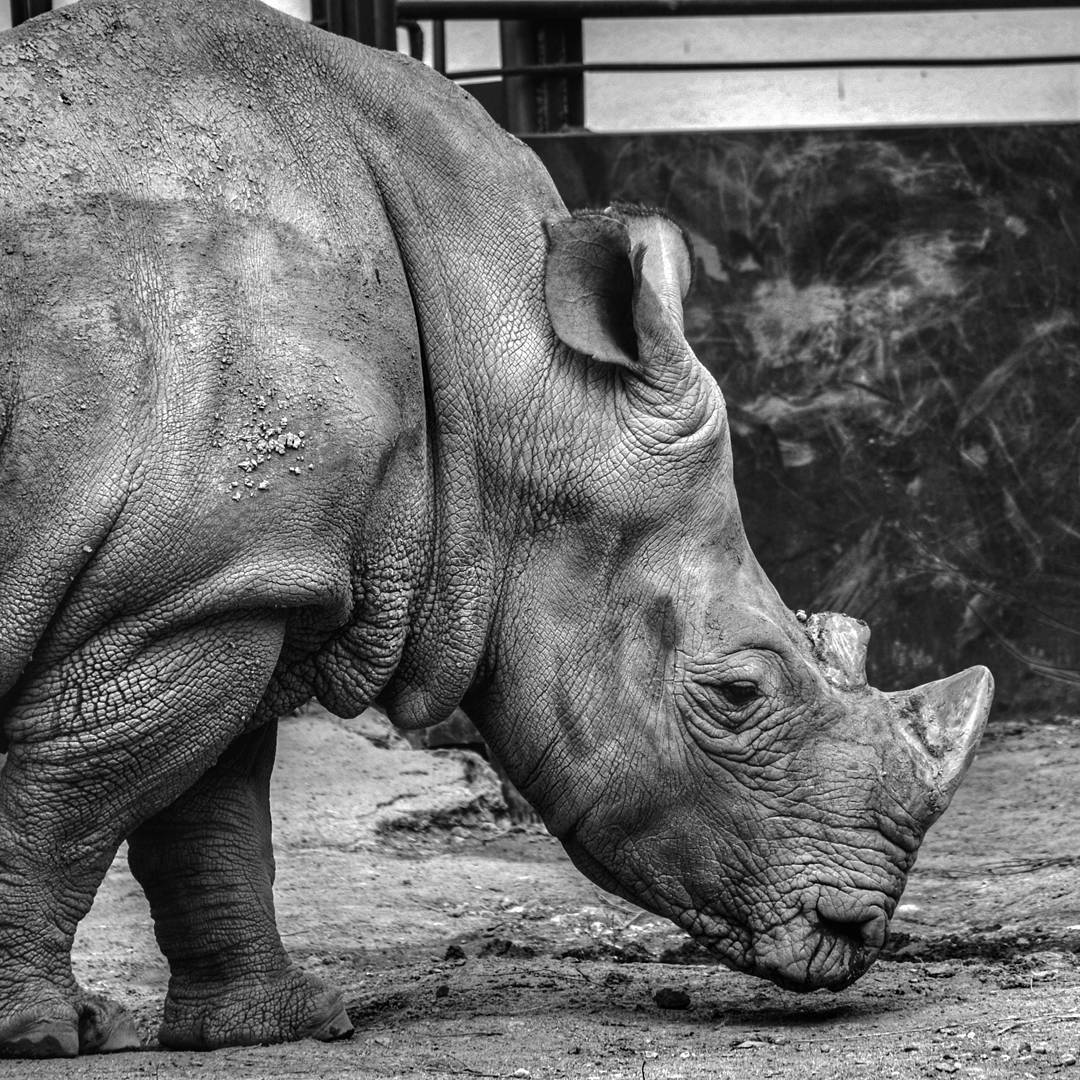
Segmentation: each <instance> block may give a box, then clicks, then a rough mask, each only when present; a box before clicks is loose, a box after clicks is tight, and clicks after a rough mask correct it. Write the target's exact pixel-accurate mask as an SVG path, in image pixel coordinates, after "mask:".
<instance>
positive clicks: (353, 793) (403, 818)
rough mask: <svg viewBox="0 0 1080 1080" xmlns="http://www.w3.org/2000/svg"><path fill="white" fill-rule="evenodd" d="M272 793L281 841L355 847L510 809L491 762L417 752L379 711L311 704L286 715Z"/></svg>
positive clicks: (453, 752)
mask: <svg viewBox="0 0 1080 1080" xmlns="http://www.w3.org/2000/svg"><path fill="white" fill-rule="evenodd" d="M270 798H271V806H272V809H273V816H274V839H275V844H276V845H277V846H279V847H280V846H282V845H285V846H290V845H291V846H297V847H329V848H339V849H344V850H350V849H353V848H357V847H363V846H366V845H368V844H370V843H372V842H373V841H374V840H375V839H376V838H377V837H378V836H379V835H381V834H386V833H389V832H394V831H400V830H422V829H426V828H440V827H444V828H445V827H450V826H453V825H459V824H476V823H480V822H483V821H492V820H495V819H496V818H498V817H501V816H504V815H505V813H506V806H505V803H504V802H503V798H502V794H501V792H500V788H499V780H498V777H497V776H496V775H495V773H494V772H493V770H492V769H491V768H490V766H489V765H488V764H487V763H486V762H485V761H484V760H483V759H482V758H480V757H479V756H477V755H476V754H471V753H469V752H467V751H461V750H434V751H428V750H417V749H413V748H412V747H411V746H410V745H409V744H408V743H407V742H406V741H405V740H404V739H403V738H402V737H401V736H400V735H398V734H397V733H396V732H395V731H394V729H393V728H392V727H391V726H390V725H389V723H388V722H387V721H386V719H385V718H384V717H382V716H381V714H380V713H378V712H377V711H375V710H370V709H369V710H367V711H366V712H365V713H363V714H361V715H360V716H359V717H356V718H355V719H350V720H342V719H340V718H338V717H336V716H333V715H332V714H331V713H329V712H327V711H326V710H325V709H322V708H321V707H318V706H311V707H308V708H307V709H305V710H304V711H302V712H301V713H300V714H299V715H297V716H291V717H287V718H285V719H284V720H282V722H281V725H280V729H279V735H278V755H277V766H276V768H275V770H274V779H273V785H272V788H271V796H270Z"/></svg>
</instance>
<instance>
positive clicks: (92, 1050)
mask: <svg viewBox="0 0 1080 1080" xmlns="http://www.w3.org/2000/svg"><path fill="white" fill-rule="evenodd" d="M75 1007H76V1009H77V1010H78V1013H79V1053H80V1054H114V1053H117V1052H119V1051H121V1050H139V1049H141V1048H142V1039H141V1038H139V1031H138V1029H137V1028H136V1027H135V1021H134V1020H133V1019H132V1017H131V1014H130V1013H128V1011H127V1010H126V1009H125V1008H123V1006H121V1005H117V1004H116V1002H115V1001H110V1000H109V999H108V998H103V997H101V996H100V995H98V994H88V993H86V992H85V991H83V990H80V991H79V992H78V994H77V996H76V1001H75Z"/></svg>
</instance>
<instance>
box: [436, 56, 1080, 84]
mask: <svg viewBox="0 0 1080 1080" xmlns="http://www.w3.org/2000/svg"><path fill="white" fill-rule="evenodd" d="M1077 63H1080V55H1077V54H1075V53H1074V54H1070V55H1067V56H997V57H983V56H978V57H960V58H953V59H950V60H941V59H934V60H927V59H919V60H901V59H893V58H888V59H878V60H755V61H740V62H732V63H729V62H728V61H726V60H700V61H691V62H690V63H685V64H677V63H674V62H672V63H663V62H658V63H638V62H636V61H630V60H627V61H625V62H623V63H604V64H590V63H588V62H586V63H582V64H530V65H528V66H525V67H506V68H497V67H493V68H470V69H468V70H465V71H448V72H447V73H446V74H447V77H448V78H451V79H456V80H459V81H465V80H467V79H497V78H500V77H502V76H507V75H537V76H544V75H568V74H578V73H581V72H584V73H586V74H606V73H610V72H636V73H642V72H645V73H651V72H680V71H816V70H829V71H834V70H836V69H837V68H843V69H845V70H847V69H852V68H987V67H1028V66H1032V67H1034V66H1039V65H1044V64H1077Z"/></svg>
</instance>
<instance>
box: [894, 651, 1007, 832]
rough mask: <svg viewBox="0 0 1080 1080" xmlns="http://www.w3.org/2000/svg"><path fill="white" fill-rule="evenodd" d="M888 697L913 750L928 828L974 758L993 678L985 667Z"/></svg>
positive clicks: (947, 801) (986, 712)
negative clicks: (897, 707) (924, 799)
mask: <svg viewBox="0 0 1080 1080" xmlns="http://www.w3.org/2000/svg"><path fill="white" fill-rule="evenodd" d="M887 696H888V697H890V698H893V699H894V700H895V701H896V702H897V704H898V706H899V710H898V711H899V727H900V734H901V735H902V736H903V737H904V738H905V739H906V740H907V741H908V742H909V743H910V744H911V746H912V748H913V750H914V757H915V761H916V773H917V774H918V775H917V776H916V784H917V787H918V790H920V792H921V793H922V794H923V797H924V798H926V800H927V805H926V810H925V813H924V815H922V817H923V824H924V827H929V826H930V825H931V824H932V823H933V822H934V821H936V820H937V818H938V817H940V816H941V814H942V813H943V812H944V810H945V808H946V807H947V806H948V805H949V801H950V800H951V799H952V797H953V794H954V793H955V791H956V789H957V788H958V787H959V786H960V781H961V780H962V779H963V777H964V773H965V772H966V771H967V768H968V766H969V765H970V764H971V759H972V758H973V757H974V755H975V750H976V748H977V747H978V745H979V739H980V738H981V737H982V733H983V728H984V727H985V726H986V718H987V716H988V715H989V713H990V703H991V702H992V701H993V697H994V679H993V676H991V674H990V672H989V671H988V670H987V669H986V668H984V667H981V666H980V667H972V668H968V669H967V670H966V671H961V672H959V673H958V674H956V675H950V676H949V677H948V678H947V679H939V680H938V681H937V682H932V683H926V684H925V685H924V686H920V687H918V688H917V689H915V690H909V691H906V692H901V693H895V694H889V695H887Z"/></svg>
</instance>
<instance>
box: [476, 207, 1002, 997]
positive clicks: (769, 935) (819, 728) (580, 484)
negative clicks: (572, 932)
mask: <svg viewBox="0 0 1080 1080" xmlns="http://www.w3.org/2000/svg"><path fill="white" fill-rule="evenodd" d="M546 228H547V234H548V252H547V264H546V289H545V299H546V307H547V313H548V317H549V318H550V321H551V325H552V327H553V329H554V332H555V334H556V335H557V338H558V342H559V343H558V344H556V345H555V353H554V361H553V366H552V371H551V374H550V376H549V377H548V378H547V379H546V380H544V381H543V383H542V385H540V386H536V385H533V386H530V387H529V388H528V389H527V390H526V389H525V388H522V390H521V401H526V400H527V401H528V402H529V407H530V408H533V409H535V410H536V412H535V414H534V415H533V417H532V418H531V419H530V423H531V424H532V425H534V426H536V428H537V430H540V431H542V432H544V433H545V434H546V436H547V440H546V442H545V443H544V446H545V447H546V448H547V449H545V450H544V451H535V452H533V453H531V454H526V453H521V452H520V451H519V452H516V453H512V454H509V455H507V456H506V457H504V458H503V459H502V461H503V464H502V466H501V467H502V468H503V475H502V476H501V477H500V478H499V487H500V490H501V491H502V492H503V493H504V496H505V497H506V498H507V499H509V500H513V502H514V508H513V510H512V512H510V513H508V514H506V515H505V516H506V520H507V521H508V522H510V525H509V526H508V529H509V532H508V535H507V537H506V541H507V543H506V550H507V552H508V554H507V555H506V563H507V565H506V567H505V572H504V574H503V578H502V580H503V582H504V584H503V585H502V587H501V591H500V595H499V599H498V603H497V608H496V611H495V615H494V617H493V626H492V631H491V645H490V646H489V650H488V654H487V658H486V661H485V668H484V670H483V672H482V677H481V679H480V680H479V681H478V684H477V691H476V693H475V695H474V700H473V701H471V702H470V703H469V707H470V709H471V710H473V711H474V712H475V714H476V716H477V721H478V723H479V725H480V727H481V729H482V730H483V731H484V733H485V735H486V736H487V738H488V740H489V742H490V743H491V744H492V745H493V747H494V749H495V751H496V753H497V754H498V756H499V757H500V759H501V760H502V762H503V764H504V766H505V767H506V769H507V771H508V772H509V774H510V776H511V777H512V779H514V781H515V782H516V783H517V784H518V786H519V788H520V789H521V790H522V791H523V792H524V793H525V794H526V796H527V797H528V798H530V800H531V801H532V802H533V803H534V805H536V806H537V807H538V809H539V810H540V812H541V813H542V815H543V816H544V819H545V821H546V823H547V825H548V827H549V828H550V829H551V831H552V832H553V833H554V834H555V835H557V836H558V837H559V838H560V839H561V840H562V842H563V844H564V845H565V847H566V849H567V850H568V852H569V854H570V856H571V857H572V858H573V860H574V862H575V863H576V864H577V865H578V867H579V868H581V869H582V870H583V871H584V872H585V873H586V874H587V875H588V876H589V877H591V878H592V879H593V880H595V881H596V882H597V883H598V884H600V885H602V886H603V887H605V888H607V889H609V890H611V891H613V892H615V893H617V894H620V895H622V896H624V897H626V898H628V899H630V900H633V901H634V902H636V903H638V904H640V905H642V906H643V907H645V908H647V909H650V910H651V911H653V912H657V913H660V914H662V915H665V916H668V917H670V918H672V919H673V920H674V921H675V922H676V923H678V924H679V925H681V926H682V927H684V928H685V929H686V930H688V931H689V932H690V933H691V934H692V935H693V936H694V937H696V938H697V939H698V940H699V941H701V942H704V943H706V944H707V945H708V946H709V947H710V948H711V949H712V950H714V951H715V953H716V954H717V956H718V957H719V958H720V959H721V960H722V961H724V962H725V963H727V964H729V965H731V966H733V967H736V968H739V969H741V970H745V971H749V972H752V973H754V974H757V975H762V976H765V977H768V978H770V979H772V980H774V981H775V982H777V983H780V984H781V985H784V986H787V987H790V988H795V989H814V988H817V987H829V988H833V989H835V988H839V987H842V986H844V985H846V984H847V983H849V982H851V981H852V980H853V979H855V978H857V977H858V976H859V975H860V974H861V973H862V972H863V971H864V970H865V969H866V968H867V967H868V966H869V965H870V963H871V962H872V961H873V959H874V957H875V956H876V955H877V953H878V951H879V949H880V948H881V946H882V944H883V943H884V941H885V936H886V929H887V926H888V922H889V919H890V917H891V915H892V913H893V911H894V909H895V907H896V904H897V901H898V899H899V897H900V894H901V891H902V890H903V888H904V884H905V880H906V877H907V874H908V871H909V870H910V869H911V867H912V864H913V863H914V861H915V855H916V852H917V850H918V847H919V844H920V841H921V839H922V837H923V834H924V833H925V832H926V830H927V828H928V827H929V826H930V825H931V823H932V822H933V821H934V820H935V819H936V818H937V817H938V816H939V815H940V814H941V813H942V811H944V809H945V808H946V806H947V805H948V803H949V800H950V799H951V797H952V795H953V793H954V792H955V790H956V788H957V785H958V784H959V783H960V780H961V778H962V776H963V774H964V772H965V770H966V768H967V766H968V764H969V762H970V760H971V758H972V755H973V753H974V751H975V748H976V745H977V743H978V740H979V737H980V735H981V732H982V728H983V725H984V723H985V720H986V716H987V712H988V710H989V706H990V701H991V696H992V681H991V678H990V674H989V672H988V671H986V669H984V668H972V669H969V670H967V671H965V672H963V673H961V674H958V675H954V676H952V677H951V678H947V679H943V680H941V681H939V682H934V683H931V684H928V685H926V686H922V687H919V688H918V689H916V690H911V691H905V692H899V693H883V692H881V691H879V690H876V689H874V688H873V687H871V686H868V685H867V682H866V676H865V672H864V660H865V655H866V643H867V639H868V637H869V630H868V629H867V627H866V626H865V624H864V623H862V622H859V621H858V620H855V619H851V618H847V617H845V616H843V615H839V614H816V615H810V616H806V615H802V614H801V613H800V614H799V615H796V614H795V613H793V612H792V611H790V610H789V609H788V608H787V607H786V606H785V605H784V604H783V603H782V601H781V600H780V598H779V597H778V596H777V594H776V592H775V590H774V589H773V587H772V585H771V584H770V582H769V580H768V579H767V577H766V575H765V573H764V572H763V570H762V569H761V567H760V566H759V565H758V563H757V561H756V560H755V558H754V556H753V553H752V552H751V550H750V548H749V545H748V543H747V540H746V536H745V533H744V531H743V526H742V521H741V517H740V513H739V508H738V502H737V499H736V494H735V489H734V486H733V482H732V464H731V449H730V442H729V438H728V429H727V420H726V413H725V407H724V402H723V398H722V396H721V394H720V392H719V390H718V388H717V386H716V384H715V382H714V381H713V380H712V378H711V377H710V376H709V375H708V373H707V372H706V371H705V370H704V368H703V367H702V366H701V364H700V363H699V362H698V361H697V359H696V358H695V356H694V355H693V352H692V351H691V349H690V347H689V345H688V344H687V343H686V340H685V337H684V334H683V324H682V301H683V298H684V296H685V293H686V290H687V288H688V285H689V282H690V276H691V265H692V264H691V258H690V255H689V252H688V249H687V246H686V244H685V242H684V240H683V237H682V234H681V231H680V230H679V229H678V228H677V227H676V226H674V225H673V224H672V223H671V222H670V221H668V220H667V219H665V218H663V217H662V216H659V215H655V214H651V213H646V212H644V211H640V210H635V209H631V208H625V207H623V208H615V209H609V210H607V211H604V212H590V213H584V214H578V215H575V216H572V217H569V218H566V217H560V218H557V219H553V220H549V221H548V222H547V226H546ZM511 441H512V440H511Z"/></svg>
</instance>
